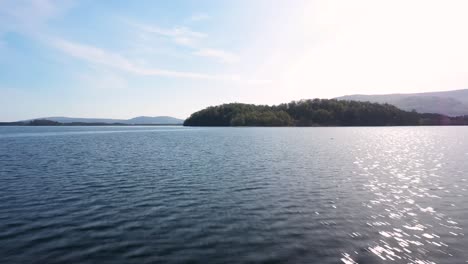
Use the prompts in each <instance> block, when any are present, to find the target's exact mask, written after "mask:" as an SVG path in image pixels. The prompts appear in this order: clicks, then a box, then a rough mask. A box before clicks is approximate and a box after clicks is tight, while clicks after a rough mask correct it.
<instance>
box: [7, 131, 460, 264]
mask: <svg viewBox="0 0 468 264" xmlns="http://www.w3.org/2000/svg"><path fill="white" fill-rule="evenodd" d="M467 135H468V127H383V128H184V127H0V201H1V202H0V263H325V264H326V263H420V264H428V263H467V262H468V234H466V230H467V229H468V191H467V189H468V136H467Z"/></svg>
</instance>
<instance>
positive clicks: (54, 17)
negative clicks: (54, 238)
mask: <svg viewBox="0 0 468 264" xmlns="http://www.w3.org/2000/svg"><path fill="white" fill-rule="evenodd" d="M467 7H468V5H467V4H466V1H462V0H460V1H456V0H453V1H452V0H448V1H437V0H425V1H423V0H409V1H403V0H395V1H379V0H375V1H374V0H372V1H371V0H356V1H344V0H343V1H340V0H329V1H325V0H310V1H308V0H292V1H271V0H264V1H261V0H256V1H255V0H254V1H251V0H236V1H234V0H233V1H222V0H220V1H214V0H211V1H202V0H197V1H189V0H186V1H91V0H81V1H80V0H57V1H54V0H29V1H23V0H15V1H10V0H0V120H1V121H12V120H21V119H28V118H37V117H46V116H73V117H108V118H130V117H134V116H139V115H148V116H157V115H171V116H175V117H179V118H186V117H187V116H188V115H190V113H192V112H194V111H196V110H199V109H201V108H204V107H206V106H208V105H215V104H221V103H228V102H245V103H260V104H276V103H280V102H288V101H290V100H297V99H302V98H315V97H322V98H330V97H335V96H340V95H345V94H353V93H390V92H420V91H435V90H451V89H464V88H467V87H468V51H467V50H468V49H466V47H467V46H468V37H467V35H466V33H465V31H466V28H467V27H468V19H467V18H466V13H467V12H468V9H467Z"/></svg>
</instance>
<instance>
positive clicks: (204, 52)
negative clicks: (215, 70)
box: [193, 49, 240, 63]
mask: <svg viewBox="0 0 468 264" xmlns="http://www.w3.org/2000/svg"><path fill="white" fill-rule="evenodd" d="M193 54H194V55H197V56H201V57H209V58H214V59H217V60H220V61H222V62H225V63H235V62H238V61H239V60H240V58H239V56H237V55H236V54H234V53H231V52H227V51H224V50H219V49H200V50H197V51H195V52H194V53H193Z"/></svg>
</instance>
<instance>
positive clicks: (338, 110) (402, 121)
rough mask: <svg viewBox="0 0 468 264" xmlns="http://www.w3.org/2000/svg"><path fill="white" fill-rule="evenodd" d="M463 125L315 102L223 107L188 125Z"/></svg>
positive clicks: (383, 108)
mask: <svg viewBox="0 0 468 264" xmlns="http://www.w3.org/2000/svg"><path fill="white" fill-rule="evenodd" d="M447 124H448V125H462V124H468V117H456V118H455V117H447V116H443V115H438V114H418V113H416V112H414V111H412V112H407V111H403V110H401V109H398V108H396V107H395V106H393V105H389V104H378V103H370V102H358V101H345V100H335V99H330V100H329V99H312V100H310V99H309V100H300V101H292V102H290V103H287V104H280V105H277V106H267V105H252V104H240V103H232V104H223V105H219V106H210V107H208V108H205V109H203V110H201V111H198V112H195V113H193V114H192V115H191V116H190V117H189V118H188V119H187V120H185V122H184V125H185V126H401V125H447Z"/></svg>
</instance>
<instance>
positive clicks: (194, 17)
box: [189, 13, 210, 22]
mask: <svg viewBox="0 0 468 264" xmlns="http://www.w3.org/2000/svg"><path fill="white" fill-rule="evenodd" d="M208 19H210V16H209V15H207V14H204V13H197V14H193V15H192V16H191V17H190V18H189V20H190V21H193V22H197V21H203V20H208Z"/></svg>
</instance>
